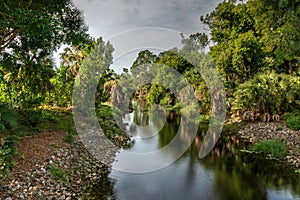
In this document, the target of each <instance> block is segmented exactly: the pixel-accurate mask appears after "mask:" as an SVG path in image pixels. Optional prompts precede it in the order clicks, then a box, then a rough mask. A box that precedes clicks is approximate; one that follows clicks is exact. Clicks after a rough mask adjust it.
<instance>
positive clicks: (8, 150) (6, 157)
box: [0, 136, 18, 183]
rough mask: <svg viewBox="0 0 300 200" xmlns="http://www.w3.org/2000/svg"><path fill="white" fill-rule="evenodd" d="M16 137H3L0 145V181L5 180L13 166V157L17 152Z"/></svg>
mask: <svg viewBox="0 0 300 200" xmlns="http://www.w3.org/2000/svg"><path fill="white" fill-rule="evenodd" d="M17 141H18V139H17V138H16V137H14V136H7V137H5V138H4V144H3V145H1V146H0V183H1V182H2V181H3V180H5V179H6V178H7V177H8V175H9V171H10V169H11V168H13V167H14V166H15V162H14V161H13V157H14V156H15V155H16V154H17V147H16V146H15V144H16V143H17Z"/></svg>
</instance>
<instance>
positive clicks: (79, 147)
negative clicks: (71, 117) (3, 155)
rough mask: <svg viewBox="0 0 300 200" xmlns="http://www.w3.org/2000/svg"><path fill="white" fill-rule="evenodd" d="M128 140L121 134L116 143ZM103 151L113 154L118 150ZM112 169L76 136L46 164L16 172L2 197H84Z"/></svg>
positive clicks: (4, 186)
mask: <svg viewBox="0 0 300 200" xmlns="http://www.w3.org/2000/svg"><path fill="white" fill-rule="evenodd" d="M128 139H129V138H128V137H127V136H125V135H121V136H120V135H118V136H116V137H115V138H114V139H113V140H114V141H113V142H114V143H118V146H120V145H122V144H123V145H124V144H126V142H127V141H128ZM28 140H30V138H28ZM107 151H111V149H108V150H107ZM103 153H104V154H110V155H111V154H113V153H115V152H103ZM109 170H110V167H109V166H108V165H107V164H103V163H101V162H100V161H98V160H97V159H95V158H94V157H93V156H91V155H90V153H89V152H88V151H87V150H86V148H85V146H84V145H83V144H82V143H81V142H80V140H79V139H78V138H76V141H75V142H74V143H73V144H71V145H68V146H67V147H64V148H57V150H56V151H55V152H54V153H53V154H52V155H49V156H48V157H47V158H46V160H45V161H44V162H43V163H37V164H36V165H35V167H32V169H28V170H25V171H21V172H13V173H12V174H11V175H10V177H9V179H8V180H7V181H6V182H5V183H4V184H2V185H1V186H0V199H1V200H2V199H6V200H13V199H16V200H19V199H53V200H54V199H59V200H62V199H66V200H70V199H84V198H82V196H83V194H84V193H85V192H86V191H87V188H88V187H90V186H91V185H92V184H93V183H95V182H99V181H101V179H106V177H107V174H108V173H109ZM51 171H52V172H51Z"/></svg>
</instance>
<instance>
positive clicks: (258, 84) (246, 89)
mask: <svg viewBox="0 0 300 200" xmlns="http://www.w3.org/2000/svg"><path fill="white" fill-rule="evenodd" d="M230 101H231V103H232V109H233V110H235V111H245V110H258V111H259V112H260V113H265V112H268V113H270V114H274V113H283V112H290V111H292V110H295V109H300V104H299V102H300V79H299V77H294V76H290V75H285V74H276V73H273V72H272V73H265V74H258V75H257V76H255V77H254V78H253V79H251V80H249V81H247V82H245V83H244V84H241V85H239V86H238V87H237V89H236V91H235V92H234V94H233V98H232V99H230Z"/></svg>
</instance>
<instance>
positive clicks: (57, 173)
mask: <svg viewBox="0 0 300 200" xmlns="http://www.w3.org/2000/svg"><path fill="white" fill-rule="evenodd" d="M48 171H49V173H50V175H51V177H52V178H54V179H57V180H60V181H61V182H64V183H66V182H69V180H70V178H69V173H68V172H67V171H66V170H65V169H63V168H61V167H59V166H57V165H50V166H49V167H48Z"/></svg>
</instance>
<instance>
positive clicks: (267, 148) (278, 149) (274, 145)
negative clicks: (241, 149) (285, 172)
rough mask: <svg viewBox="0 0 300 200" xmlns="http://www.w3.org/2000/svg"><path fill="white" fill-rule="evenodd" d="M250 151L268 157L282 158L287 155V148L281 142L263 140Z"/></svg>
mask: <svg viewBox="0 0 300 200" xmlns="http://www.w3.org/2000/svg"><path fill="white" fill-rule="evenodd" d="M249 150H250V151H254V152H257V153H262V154H264V155H266V156H268V157H272V158H281V157H283V156H286V155H287V152H288V149H287V146H286V145H285V144H284V143H283V142H281V141H280V140H277V139H275V140H262V141H259V142H257V143H256V144H254V145H251V146H250V147H249Z"/></svg>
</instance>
